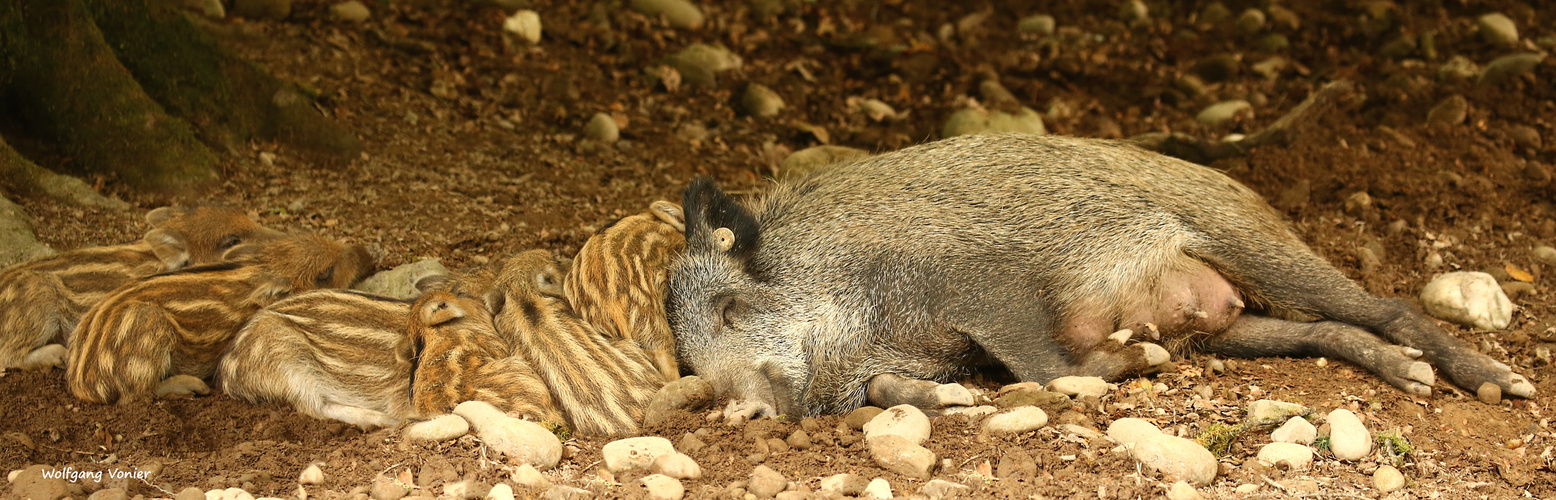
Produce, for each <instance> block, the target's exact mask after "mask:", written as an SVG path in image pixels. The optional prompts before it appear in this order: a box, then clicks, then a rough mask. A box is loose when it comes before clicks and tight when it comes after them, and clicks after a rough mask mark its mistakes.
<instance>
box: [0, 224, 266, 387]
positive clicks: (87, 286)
mask: <svg viewBox="0 0 1556 500" xmlns="http://www.w3.org/2000/svg"><path fill="white" fill-rule="evenodd" d="M146 222H147V223H148V224H150V225H151V226H152V229H151V231H150V232H148V233H146V235H145V237H143V238H141V240H140V241H137V242H134V243H130V244H125V245H113V246H104V247H92V248H82V249H78V250H72V251H69V252H65V253H61V254H58V255H54V256H51V257H45V258H42V259H37V260H33V261H30V262H24V263H21V264H17V265H14V266H11V267H9V268H6V269H5V270H3V271H0V369H5V368H22V369H46V368H49V367H54V366H59V367H64V365H65V351H66V349H65V345H67V344H68V343H69V340H70V339H69V337H70V333H71V332H72V331H74V330H75V328H76V323H77V322H78V321H79V320H80V318H81V315H82V314H83V313H85V312H86V310H87V309H90V308H91V307H92V306H93V305H95V304H97V302H98V301H101V300H103V298H104V297H107V296H108V294H109V293H110V292H112V291H114V290H116V289H118V288H119V287H121V286H124V285H125V284H128V283H130V282H131V281H134V280H136V279H140V278H144V277H146V276H150V275H153V274H156V273H161V272H167V271H173V270H177V269H180V268H183V267H185V266H188V265H202V264H210V263H214V262H217V261H218V260H220V257H221V255H222V253H224V252H226V251H228V250H230V249H232V248H233V247H235V246H237V245H240V244H262V243H264V242H268V241H273V240H276V239H278V238H281V237H283V236H285V235H284V234H283V233H281V232H279V231H275V230H273V229H269V228H266V227H264V226H261V225H259V224H258V223H256V222H254V221H253V220H250V219H249V218H248V216H247V215H245V214H244V213H243V212H241V211H239V210H236V209H233V208H227V207H218V206H191V207H162V208H158V209H156V210H152V211H151V212H148V213H147V214H146Z"/></svg>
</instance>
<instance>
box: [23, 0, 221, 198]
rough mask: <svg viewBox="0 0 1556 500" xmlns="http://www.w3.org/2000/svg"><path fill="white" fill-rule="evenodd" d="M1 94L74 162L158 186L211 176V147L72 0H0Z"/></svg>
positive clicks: (29, 126)
mask: <svg viewBox="0 0 1556 500" xmlns="http://www.w3.org/2000/svg"><path fill="white" fill-rule="evenodd" d="M0 52H3V53H5V54H6V56H5V60H4V61H3V62H0V64H4V65H5V66H6V67H5V68H3V69H4V70H5V73H6V74H7V75H8V76H7V77H6V79H7V81H6V82H5V83H6V85H4V88H5V90H4V93H5V95H4V98H5V99H6V101H7V103H9V105H10V106H12V109H13V111H14V112H15V114H16V116H17V117H18V118H20V120H21V121H22V123H23V124H24V126H25V127H26V128H27V129H28V131H29V132H30V133H32V134H36V135H37V136H39V137H40V138H43V139H45V140H48V141H50V142H53V143H55V144H57V145H58V146H59V148H60V151H61V152H62V153H63V154H65V155H67V156H68V157H69V159H70V164H71V166H72V167H73V168H75V169H78V170H80V171H82V172H86V173H93V174H110V175H115V176H117V177H118V178H119V179H120V180H122V181H124V182H127V183H129V184H131V185H133V186H136V187H139V188H145V189H152V190H158V191H167V190H177V189H182V188H187V187H193V186H199V185H202V184H205V183H208V182H210V181H211V180H213V179H214V178H215V168H214V166H215V163H216V156H215V155H214V154H213V153H212V152H211V151H210V149H208V148H206V147H205V145H204V144H202V143H200V141H198V140H196V139H195V137H194V134H193V131H192V129H191V128H190V126H189V124H188V123H186V122H184V121H183V120H179V119H177V118H174V117H172V116H169V115H168V114H167V112H166V111H164V110H163V108H162V106H160V105H158V104H157V102H156V101H154V100H152V98H151V97H150V96H148V95H146V92H144V91H143V90H141V87H140V85H138V84H137V83H136V82H135V78H134V77H133V76H132V75H131V74H130V72H129V70H127V69H125V68H124V66H122V65H120V64H119V61H118V59H117V58H116V57H115V56H114V54H113V52H112V51H111V50H109V48H108V45H107V44H106V43H105V42H104V41H103V36H102V34H101V33H100V32H99V31H98V30H97V27H96V25H95V24H93V22H92V19H91V17H90V16H89V15H88V13H87V11H86V9H85V8H84V7H83V6H82V4H81V2H80V0H10V1H6V2H0Z"/></svg>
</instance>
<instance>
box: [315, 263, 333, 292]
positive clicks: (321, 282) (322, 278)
mask: <svg viewBox="0 0 1556 500" xmlns="http://www.w3.org/2000/svg"><path fill="white" fill-rule="evenodd" d="M334 279H335V268H333V267H332V268H329V269H326V270H325V271H324V273H323V274H320V275H319V278H318V279H316V280H314V282H313V284H314V285H317V286H319V287H321V288H323V287H326V286H329V284H330V281H333V280H334Z"/></svg>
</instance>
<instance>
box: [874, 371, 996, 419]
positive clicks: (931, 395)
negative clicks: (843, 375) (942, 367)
mask: <svg viewBox="0 0 1556 500" xmlns="http://www.w3.org/2000/svg"><path fill="white" fill-rule="evenodd" d="M869 398H870V399H869V400H870V404H872V405H875V406H878V407H881V408H891V407H893V406H897V405H904V404H906V405H913V406H915V407H918V408H919V409H923V410H939V409H943V408H950V407H953V406H972V405H973V395H972V392H971V391H968V390H967V388H966V387H962V384H940V383H935V382H934V381H931V380H921V379H916V378H908V377H904V376H901V375H897V374H894V373H883V374H880V375H876V376H874V377H870V388H869Z"/></svg>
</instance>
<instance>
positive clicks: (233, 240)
mask: <svg viewBox="0 0 1556 500" xmlns="http://www.w3.org/2000/svg"><path fill="white" fill-rule="evenodd" d="M242 242H243V240H240V239H238V235H236V234H229V235H227V237H226V238H222V240H221V242H220V243H217V244H216V248H219V249H222V250H226V249H228V248H232V247H235V246H238V243H242Z"/></svg>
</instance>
